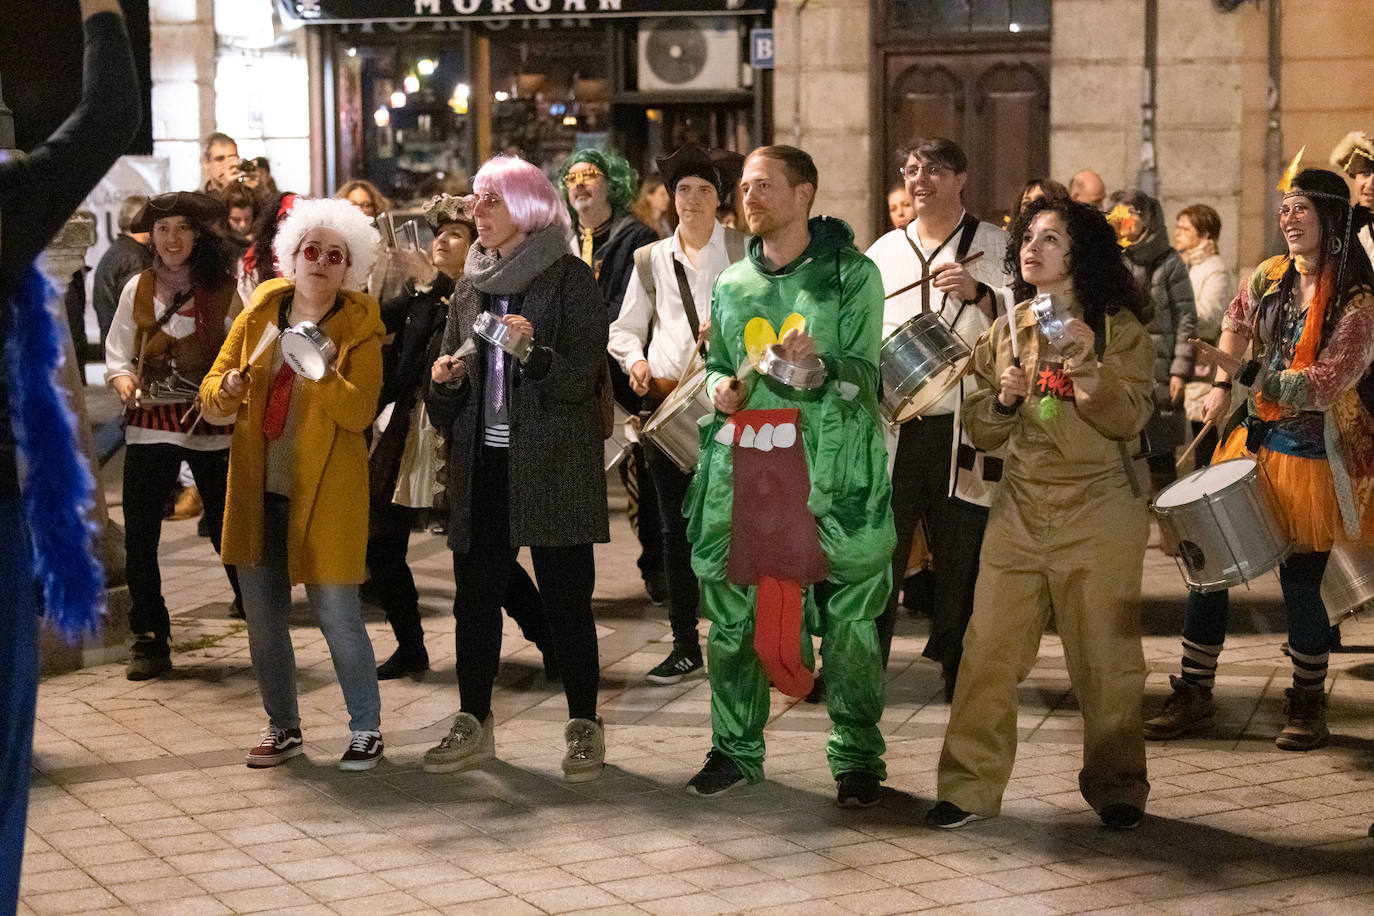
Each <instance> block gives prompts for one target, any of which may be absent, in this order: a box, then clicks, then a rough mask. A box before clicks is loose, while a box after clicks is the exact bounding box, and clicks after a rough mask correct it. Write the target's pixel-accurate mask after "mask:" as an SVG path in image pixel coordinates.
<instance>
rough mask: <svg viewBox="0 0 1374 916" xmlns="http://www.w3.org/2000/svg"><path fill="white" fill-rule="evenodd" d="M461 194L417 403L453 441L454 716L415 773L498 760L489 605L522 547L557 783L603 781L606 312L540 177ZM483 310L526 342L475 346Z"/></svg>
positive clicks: (496, 629) (492, 180)
mask: <svg viewBox="0 0 1374 916" xmlns="http://www.w3.org/2000/svg"><path fill="white" fill-rule="evenodd" d="M473 188H474V190H475V191H476V193H475V194H473V195H472V197H471V198H469V206H470V212H471V215H472V218H473V221H474V222H475V223H476V225H477V241H476V242H475V243H474V244H473V245H472V247H471V248H470V249H469V250H468V256H467V264H466V267H465V269H464V271H463V276H462V279H460V280H459V281H458V285H457V288H456V289H455V290H454V293H453V296H452V298H451V299H450V302H449V312H448V323H447V326H446V327H445V330H444V339H443V344H442V347H441V351H440V356H439V358H438V359H437V360H436V361H435V363H434V366H433V368H432V370H431V378H432V380H433V382H434V384H433V385H432V386H431V387H430V391H429V394H428V396H427V397H426V399H425V403H426V405H427V407H428V408H429V414H430V418H431V419H432V420H433V422H434V425H435V427H436V428H438V429H439V430H440V431H442V432H443V433H444V434H445V435H446V436H447V437H448V439H449V444H450V451H449V461H448V473H449V480H448V485H449V501H450V520H449V528H448V543H449V547H451V548H452V549H453V574H454V579H455V581H456V585H457V591H456V594H455V597H454V601H453V616H454V618H455V619H456V620H457V624H458V626H457V631H456V634H455V635H456V643H457V656H458V693H459V697H460V706H459V712H458V714H457V715H456V716H455V717H454V720H453V725H452V727H451V728H450V729H449V733H448V735H447V736H446V737H445V738H444V739H443V740H442V741H440V742H439V744H438V746H437V747H434V748H431V749H430V750H429V751H428V752H426V753H425V761H424V767H425V770H426V771H427V772H430V773H451V772H456V771H459V770H466V769H469V768H471V767H473V766H476V765H478V764H480V763H481V762H482V761H485V760H489V759H491V758H492V757H493V756H494V754H495V737H494V729H493V722H492V713H491V693H492V684H493V682H494V681H495V679H496V670H497V666H498V665H499V663H500V659H501V602H502V599H503V598H504V596H505V594H506V584H507V581H508V580H509V578H510V576H511V573H512V572H513V570H514V569H515V567H516V563H517V555H518V554H519V551H520V548H521V547H529V548H530V553H531V556H532V558H533V560H534V573H535V577H536V579H537V580H538V583H539V591H540V593H541V594H542V595H543V598H544V607H545V610H546V612H547V614H548V620H549V628H550V630H551V631H552V644H553V648H554V650H555V652H556V653H557V661H558V666H559V668H560V669H561V671H562V674H563V691H564V693H565V695H566V696H567V700H568V719H569V721H568V724H567V726H566V728H565V729H564V738H565V740H566V743H567V750H566V753H565V754H564V757H563V775H564V778H565V779H566V780H568V781H569V782H582V781H585V780H590V779H595V778H596V777H597V776H599V775H601V769H602V766H603V762H604V760H605V735H604V730H603V728H602V723H601V719H600V718H599V717H598V716H597V714H596V695H597V688H598V682H599V679H600V664H599V661H598V658H597V645H596V624H595V621H594V620H593V618H592V587H593V585H594V584H595V579H596V570H595V566H594V564H593V560H592V544H593V543H605V542H606V541H608V540H610V533H609V528H608V523H607V517H606V477H605V472H604V470H603V468H602V432H601V408H600V398H599V395H600V379H601V374H602V370H603V369H604V367H605V364H606V306H605V303H604V302H603V301H602V298H601V293H600V291H599V290H598V289H597V286H596V278H595V277H594V276H593V275H592V272H591V269H590V268H588V267H587V266H586V265H585V264H583V263H582V261H581V260H579V259H578V258H577V257H575V256H574V255H572V254H570V253H569V250H568V238H569V236H570V234H571V227H570V224H569V220H568V212H567V209H566V208H565V207H564V206H563V202H562V200H561V199H560V198H559V196H558V192H557V191H555V190H554V187H553V185H552V184H550V183H549V180H548V179H547V178H546V177H545V176H544V174H543V173H542V172H541V171H539V169H537V168H535V167H534V166H533V165H531V164H530V163H528V162H525V161H523V160H521V159H517V158H515V157H512V156H498V157H496V158H495V159H492V160H491V161H489V162H488V163H487V164H486V165H484V166H482V168H481V169H480V170H479V171H478V172H477V175H476V176H475V178H474V179H473ZM483 312H488V313H491V315H492V316H495V318H496V320H498V321H500V322H501V323H504V324H505V325H506V328H507V330H508V331H509V332H510V333H511V334H512V335H515V336H517V337H522V338H529V339H530V340H532V344H533V345H532V346H528V347H512V348H511V349H514V350H515V351H516V352H517V353H518V354H519V355H518V356H513V355H511V354H510V353H508V352H506V351H504V350H502V349H501V348H499V347H497V346H494V345H493V344H490V343H488V342H486V340H485V339H483V338H481V337H478V336H476V335H475V334H474V331H473V323H474V322H475V321H476V320H477V319H478V318H479V316H482V313H483Z"/></svg>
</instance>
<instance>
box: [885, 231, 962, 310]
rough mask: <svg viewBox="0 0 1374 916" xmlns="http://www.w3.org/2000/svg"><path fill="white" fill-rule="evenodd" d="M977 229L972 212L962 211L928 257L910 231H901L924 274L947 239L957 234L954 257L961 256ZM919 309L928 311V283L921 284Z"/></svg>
mask: <svg viewBox="0 0 1374 916" xmlns="http://www.w3.org/2000/svg"><path fill="white" fill-rule="evenodd" d="M977 231H978V220H977V219H975V218H974V216H973V214H971V213H969V212H968V211H967V210H966V211H964V218H963V219H961V220H960V221H959V225H957V226H955V227H954V229H953V231H951V232H950V234H949V235H948V236H946V237H945V240H944V241H943V242H941V243H940V244H939V245H936V246H935V250H934V251H932V252H931V253H930V257H929V258H927V257H926V256H925V255H923V254H921V248H920V246H919V245H917V244H916V243H915V242H913V241H912V240H911V234H910V232H903V233H902V237H903V238H905V239H906V243H907V244H908V245H910V246H911V252H912V254H914V255H916V262H917V263H918V264H920V265H921V271H920V272H921V274H922V275H925V274H928V273H930V265H931V264H933V263H934V262H935V259H936V258H938V257H939V256H940V252H942V251H944V250H945V246H946V245H948V244H949V240H950V239H952V238H954V237H955V236H956V235H958V236H959V241H958V243H957V246H956V248H955V251H956V254H955V258H962V257H963V256H964V255H966V254H968V249H969V246H971V245H972V244H973V236H974V234H975V233H977ZM961 233H962V234H961ZM921 311H922V312H928V311H930V284H929V283H923V284H921Z"/></svg>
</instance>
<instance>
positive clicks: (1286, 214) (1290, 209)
mask: <svg viewBox="0 0 1374 916" xmlns="http://www.w3.org/2000/svg"><path fill="white" fill-rule="evenodd" d="M1311 212H1312V207H1310V206H1308V205H1307V204H1284V205H1283V206H1281V207H1279V211H1278V213H1279V219H1288V218H1290V217H1291V218H1293V219H1306V218H1307V215H1308V214H1309V213H1311Z"/></svg>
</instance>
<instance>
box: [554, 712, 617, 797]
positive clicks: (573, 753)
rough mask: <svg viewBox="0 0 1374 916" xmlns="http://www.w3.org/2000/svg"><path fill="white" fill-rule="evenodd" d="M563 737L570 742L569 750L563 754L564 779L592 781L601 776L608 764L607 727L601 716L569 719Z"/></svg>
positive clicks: (567, 780) (569, 780)
mask: <svg viewBox="0 0 1374 916" xmlns="http://www.w3.org/2000/svg"><path fill="white" fill-rule="evenodd" d="M563 738H564V740H566V741H567V742H568V752H567V753H566V754H564V755H563V779H564V780H565V781H566V782H590V781H591V780H593V779H596V778H597V777H598V776H600V775H601V770H602V768H603V767H605V766H606V727H605V725H603V724H602V722H601V717H600V716H597V717H596V718H595V719H569V720H568V724H567V725H566V726H565V727H564V729H563Z"/></svg>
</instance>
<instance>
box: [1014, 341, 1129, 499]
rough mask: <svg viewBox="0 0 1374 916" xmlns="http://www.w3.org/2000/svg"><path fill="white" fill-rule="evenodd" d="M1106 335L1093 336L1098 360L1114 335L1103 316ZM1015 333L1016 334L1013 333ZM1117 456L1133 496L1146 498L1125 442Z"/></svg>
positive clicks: (1119, 445)
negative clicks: (1119, 457)
mask: <svg viewBox="0 0 1374 916" xmlns="http://www.w3.org/2000/svg"><path fill="white" fill-rule="evenodd" d="M1103 321H1104V328H1105V331H1104V333H1101V334H1099V333H1094V334H1093V352H1094V353H1096V354H1097V358H1098V360H1101V359H1102V354H1103V353H1106V352H1107V338H1108V336H1110V335H1111V333H1112V316H1111V315H1106V316H1103ZM1013 333H1015V332H1014V331H1013ZM1116 451H1117V454H1118V455H1120V456H1121V469H1122V470H1123V471H1125V472H1126V482H1127V483H1129V484H1130V485H1131V495H1132V496H1134V497H1135V498H1136V499H1142V498H1144V496H1145V495H1146V494H1145V490H1144V489H1143V488H1142V487H1141V485H1140V478H1139V477H1138V476H1136V471H1135V464H1134V462H1133V461H1132V460H1131V454H1130V450H1129V449H1127V448H1126V443H1125V442H1119V441H1118V442H1117V443H1116Z"/></svg>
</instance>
